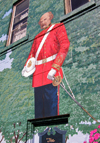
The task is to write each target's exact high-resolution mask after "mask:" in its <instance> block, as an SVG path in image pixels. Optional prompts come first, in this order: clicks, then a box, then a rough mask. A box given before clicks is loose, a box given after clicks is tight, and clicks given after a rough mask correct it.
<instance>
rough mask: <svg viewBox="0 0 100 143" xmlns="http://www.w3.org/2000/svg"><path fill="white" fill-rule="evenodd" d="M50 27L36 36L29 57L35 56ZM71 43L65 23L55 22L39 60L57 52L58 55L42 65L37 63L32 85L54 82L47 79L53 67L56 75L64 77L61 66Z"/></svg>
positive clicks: (37, 85)
mask: <svg viewBox="0 0 100 143" xmlns="http://www.w3.org/2000/svg"><path fill="white" fill-rule="evenodd" d="M48 29H49V27H48V28H47V29H45V30H43V31H41V32H40V33H39V34H38V35H37V36H36V37H35V40H34V42H33V44H32V48H31V51H30V53H29V56H28V59H29V58H31V57H35V54H36V51H37V49H38V47H39V44H40V43H41V40H42V39H43V37H44V34H45V33H46V32H47V30H48ZM69 45H70V42H69V40H68V37H67V33H66V29H65V26H64V24H63V23H59V24H55V26H54V27H53V29H52V30H51V31H50V33H49V35H48V37H47V39H46V40H45V42H44V45H43V47H42V49H41V51H40V53H39V55H38V58H37V60H42V59H45V58H48V57H50V56H52V55H54V54H57V56H56V58H55V59H54V60H53V61H50V62H47V63H44V64H41V65H36V71H35V72H34V74H33V81H32V87H39V86H43V85H46V84H50V83H52V81H51V80H49V79H47V75H48V72H49V71H50V70H51V68H54V69H56V71H57V73H56V75H55V76H57V75H61V77H62V78H63V74H62V69H61V66H62V64H63V62H64V60H65V58H66V55H67V52H68V49H69ZM28 59H27V61H28Z"/></svg>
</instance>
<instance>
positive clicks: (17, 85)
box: [0, 0, 100, 142]
mask: <svg viewBox="0 0 100 143" xmlns="http://www.w3.org/2000/svg"><path fill="white" fill-rule="evenodd" d="M15 2H16V0H6V1H3V0H1V1H0V52H1V54H0V111H1V113H0V128H1V131H2V134H3V135H4V138H5V140H6V141H8V142H11V138H12V136H13V134H11V133H14V131H15V133H16V134H18V130H20V132H21V134H20V136H19V139H21V138H22V137H23V134H24V133H25V132H26V123H27V119H32V118H34V89H33V88H32V85H31V83H32V76H30V77H28V78H24V77H22V76H21V71H22V69H23V66H24V63H25V61H26V59H27V57H28V54H29V51H30V49H31V45H32V42H33V39H34V37H35V36H36V34H38V33H39V32H40V31H41V29H40V27H39V25H38V21H39V18H40V17H41V15H42V14H43V13H45V12H47V11H52V13H53V14H54V19H53V20H52V23H58V22H60V18H61V17H62V16H63V15H64V4H63V0H58V1H54V0H50V1H49V0H41V1H39V0H30V6H29V17H28V27H27V35H28V40H25V41H24V42H23V39H25V38H23V39H22V40H20V41H21V42H20V43H19V41H18V42H16V43H17V44H16V43H14V44H12V45H11V46H8V47H6V46H5V45H6V35H7V34H8V29H9V24H10V18H11V13H10V10H11V9H12V5H13V3H15ZM88 10H89V11H86V12H85V11H84V12H80V13H81V15H80V14H76V15H75V16H72V18H68V19H67V20H66V19H65V20H64V21H63V22H64V23H65V27H66V30H67V34H68V37H69V40H70V48H69V52H68V55H67V57H66V60H65V62H64V64H63V70H64V72H65V75H66V78H67V80H68V82H69V85H70V87H71V89H72V91H73V93H74V95H75V98H76V100H77V101H78V102H79V103H80V104H81V105H82V106H83V107H84V108H85V109H86V110H87V111H88V112H89V113H90V114H91V115H92V116H93V117H94V118H96V119H97V120H99V121H100V113H99V111H100V0H96V4H95V5H94V6H92V7H91V8H89V9H88ZM5 14H6V15H5ZM3 38H4V40H2V39H3ZM7 49H12V50H11V51H9V52H8V54H9V56H7V55H6V54H7V52H4V51H5V50H7ZM9 61H10V63H11V68H9V67H8V68H7V65H9ZM4 68H5V69H4ZM3 69H4V70H3ZM63 82H64V83H65V81H64V80H63ZM66 89H68V86H67V85H66ZM68 90H69V89H68ZM66 113H70V118H69V124H68V126H65V125H61V126H59V128H61V129H63V130H67V134H66V136H68V135H69V134H71V135H74V134H75V133H76V129H77V128H78V130H79V131H82V132H83V133H84V134H86V133H89V132H90V131H91V130H93V129H94V128H96V127H97V125H98V124H97V123H95V122H94V121H93V119H92V118H90V117H89V116H88V115H87V114H86V113H85V112H84V111H83V110H82V109H81V108H80V107H79V106H78V105H77V104H76V103H75V102H74V101H73V100H72V99H71V98H70V97H69V96H68V95H67V94H66V93H65V92H64V90H63V89H62V88H61V89H60V114H66ZM82 121H83V122H85V121H87V122H88V123H91V126H90V125H89V124H82ZM71 126H73V128H74V129H71ZM44 128H45V127H41V128H38V130H39V131H40V132H41V131H43V130H44ZM23 140H25V136H24V138H23ZM14 142H15V141H14Z"/></svg>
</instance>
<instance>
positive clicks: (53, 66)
mask: <svg viewBox="0 0 100 143" xmlns="http://www.w3.org/2000/svg"><path fill="white" fill-rule="evenodd" d="M52 68H53V69H55V70H56V71H59V70H60V68H61V67H60V66H59V65H57V64H53V65H52Z"/></svg>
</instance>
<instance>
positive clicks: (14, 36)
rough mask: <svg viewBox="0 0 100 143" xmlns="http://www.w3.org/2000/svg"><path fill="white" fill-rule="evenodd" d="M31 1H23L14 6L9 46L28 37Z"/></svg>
mask: <svg viewBox="0 0 100 143" xmlns="http://www.w3.org/2000/svg"><path fill="white" fill-rule="evenodd" d="M28 11H29V0H22V1H20V2H18V3H16V4H15V5H14V6H13V12H12V18H11V23H10V28H9V35H8V40H7V45H6V46H8V45H10V44H11V43H14V42H16V41H18V40H19V39H21V38H23V37H24V36H26V30H27V20H28Z"/></svg>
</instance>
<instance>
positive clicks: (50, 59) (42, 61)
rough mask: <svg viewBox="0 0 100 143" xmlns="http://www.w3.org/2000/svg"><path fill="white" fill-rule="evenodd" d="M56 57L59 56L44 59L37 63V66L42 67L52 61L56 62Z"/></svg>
mask: <svg viewBox="0 0 100 143" xmlns="http://www.w3.org/2000/svg"><path fill="white" fill-rule="evenodd" d="M56 55H57V54H55V55H53V56H50V57H48V58H45V59H42V60H38V61H36V65H41V64H44V63H47V62H50V61H52V60H54V59H55V58H56Z"/></svg>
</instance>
